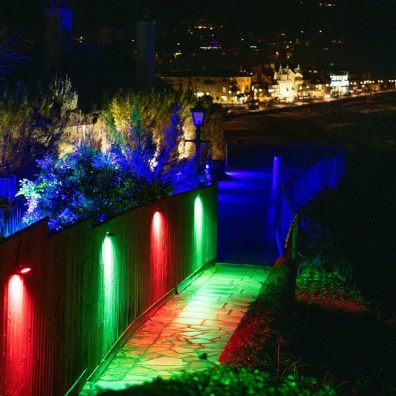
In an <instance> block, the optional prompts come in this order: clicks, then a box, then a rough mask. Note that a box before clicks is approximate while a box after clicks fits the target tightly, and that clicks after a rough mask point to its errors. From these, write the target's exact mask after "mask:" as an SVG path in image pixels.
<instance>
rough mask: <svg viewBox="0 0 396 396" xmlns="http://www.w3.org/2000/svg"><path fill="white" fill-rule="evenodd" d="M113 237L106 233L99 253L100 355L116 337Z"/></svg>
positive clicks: (115, 285)
mask: <svg viewBox="0 0 396 396" xmlns="http://www.w3.org/2000/svg"><path fill="white" fill-rule="evenodd" d="M114 243H115V242H114V238H112V237H111V236H110V235H106V236H105V238H104V239H103V243H102V254H101V277H102V279H101V284H102V290H101V295H100V298H99V301H100V302H101V308H102V312H101V315H102V324H103V327H102V355H104V354H105V353H106V352H107V351H108V350H109V349H110V347H111V346H112V345H113V343H114V341H115V340H116V339H117V337H118V333H117V331H118V328H117V327H118V324H117V316H118V315H117V309H116V307H117V304H116V303H117V284H116V276H115V274H116V268H115V266H116V258H115V247H114Z"/></svg>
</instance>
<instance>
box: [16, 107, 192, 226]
mask: <svg viewBox="0 0 396 396" xmlns="http://www.w3.org/2000/svg"><path fill="white" fill-rule="evenodd" d="M177 124H178V109H177V108H176V109H175V111H174V114H173V116H172V118H171V120H170V126H169V128H167V129H166V130H165V131H164V140H163V142H162V143H161V145H160V146H159V147H157V145H156V144H155V143H154V141H153V139H152V137H151V135H150V134H148V133H146V131H144V130H143V129H142V128H141V127H140V124H139V123H138V122H137V123H136V124H135V125H134V127H133V128H131V131H130V133H131V139H130V141H129V142H128V143H124V142H115V143H114V144H113V146H112V147H111V148H110V149H109V150H108V151H107V152H104V153H103V152H100V151H97V150H95V149H93V148H92V147H88V146H80V147H78V148H76V149H75V150H74V151H73V152H72V153H70V154H66V155H65V156H64V157H62V158H60V159H57V158H55V157H53V156H47V157H45V158H44V159H42V160H39V161H38V167H39V173H38V175H36V178H35V180H34V181H30V180H26V179H24V180H22V181H21V189H20V191H19V193H18V194H19V195H23V196H25V198H26V201H27V210H26V213H25V216H24V222H25V223H27V224H31V223H33V222H36V221H38V220H40V219H42V218H43V217H45V216H48V217H49V218H50V220H49V227H50V228H51V229H54V230H58V229H61V228H63V227H64V226H66V225H69V224H72V223H75V222H76V221H78V220H80V219H84V218H87V217H90V216H97V218H99V219H104V218H106V216H109V215H110V216H111V215H114V214H117V213H120V212H122V211H125V210H127V209H129V208H131V207H133V206H136V205H139V204H141V203H143V202H147V201H151V200H156V199H159V198H162V197H165V196H168V195H170V194H171V193H174V192H180V191H185V190H188V189H191V188H195V187H197V185H198V178H197V175H196V168H195V167H194V163H193V161H191V160H183V161H179V160H178V158H177V156H175V155H174V152H175V150H176V147H177V143H178V140H177V139H178V137H179V133H178V131H177V129H176V125H177Z"/></svg>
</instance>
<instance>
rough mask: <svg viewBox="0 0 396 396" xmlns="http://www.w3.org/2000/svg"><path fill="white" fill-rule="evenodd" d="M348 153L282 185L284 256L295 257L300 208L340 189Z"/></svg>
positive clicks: (339, 153)
mask: <svg viewBox="0 0 396 396" xmlns="http://www.w3.org/2000/svg"><path fill="white" fill-rule="evenodd" d="M344 159H345V152H344V149H343V148H342V147H340V146H338V147H337V151H336V153H335V154H334V155H332V156H329V157H326V158H323V159H321V160H320V161H318V162H316V163H315V164H314V165H313V166H311V167H310V168H309V169H307V170H306V171H304V172H303V173H301V174H299V175H297V176H296V177H295V178H293V179H292V180H290V181H288V182H286V183H284V184H283V186H282V194H281V212H280V221H279V224H278V227H277V229H276V241H277V246H278V251H279V255H280V256H287V257H291V258H295V252H296V240H297V228H298V217H297V214H298V211H299V210H300V209H301V208H302V207H303V206H304V205H306V204H307V203H308V202H309V201H310V200H311V199H312V198H314V197H315V196H316V195H317V194H318V193H319V192H321V191H322V190H323V189H325V188H333V189H335V188H337V187H338V185H339V183H340V181H341V179H342V176H343V174H344Z"/></svg>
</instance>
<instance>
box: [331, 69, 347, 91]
mask: <svg viewBox="0 0 396 396" xmlns="http://www.w3.org/2000/svg"><path fill="white" fill-rule="evenodd" d="M348 93H349V78H348V73H346V72H344V73H331V74H330V95H331V96H343V95H347V94H348Z"/></svg>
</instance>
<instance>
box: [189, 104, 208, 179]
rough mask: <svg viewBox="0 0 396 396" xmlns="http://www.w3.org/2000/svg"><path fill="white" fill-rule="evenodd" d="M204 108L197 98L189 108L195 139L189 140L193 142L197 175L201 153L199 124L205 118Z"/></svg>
mask: <svg viewBox="0 0 396 396" xmlns="http://www.w3.org/2000/svg"><path fill="white" fill-rule="evenodd" d="M205 113H206V109H205V107H203V106H202V104H201V102H200V101H199V100H198V102H197V104H196V105H195V106H194V107H193V108H192V109H191V115H192V119H193V122H194V126H195V139H194V140H190V141H191V142H194V143H195V160H196V161H197V171H198V176H200V173H201V172H200V163H201V162H200V160H201V158H200V154H201V143H202V140H201V126H202V124H203V122H204V119H205Z"/></svg>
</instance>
